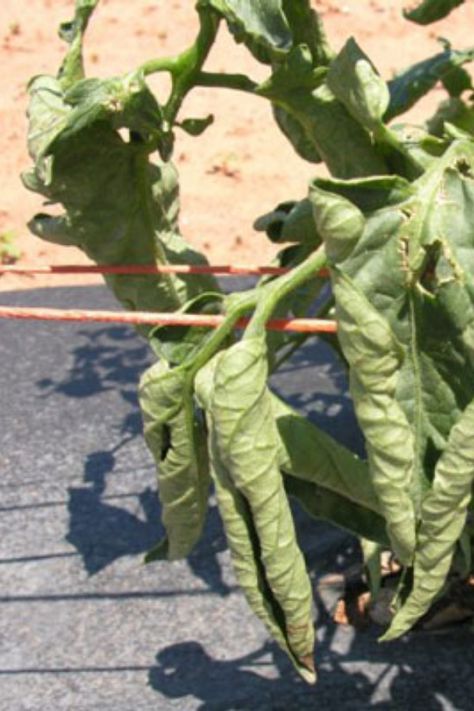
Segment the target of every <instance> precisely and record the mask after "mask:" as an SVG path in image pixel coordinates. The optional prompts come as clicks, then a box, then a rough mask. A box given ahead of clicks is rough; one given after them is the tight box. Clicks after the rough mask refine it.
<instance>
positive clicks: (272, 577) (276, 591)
mask: <svg viewBox="0 0 474 711" xmlns="http://www.w3.org/2000/svg"><path fill="white" fill-rule="evenodd" d="M213 367H214V370H213V371H212V374H211V377H210V376H209V375H207V376H206V373H204V374H202V372H201V373H199V374H198V376H197V380H196V389H197V393H198V396H199V398H200V400H201V402H202V404H203V406H204V407H205V410H206V415H207V417H208V420H209V426H210V430H211V439H212V442H213V446H212V449H213V451H214V453H215V454H214V461H218V462H219V463H220V465H221V467H223V468H224V469H225V471H226V472H227V474H228V480H229V481H230V482H231V488H232V491H234V501H235V498H236V494H235V492H238V500H239V501H240V502H243V501H245V503H246V505H247V514H246V521H245V528H242V530H244V531H246V533H245V537H246V540H247V542H246V544H245V546H244V547H243V551H247V552H246V553H245V552H244V554H243V555H244V556H245V555H246V556H247V560H242V553H241V552H239V541H238V537H239V536H240V534H239V533H236V532H234V531H235V529H233V528H232V530H230V531H229V541H230V542H231V540H232V539H233V538H234V537H235V536H237V540H235V539H234V542H233V544H232V543H231V545H233V548H232V550H233V555H234V557H235V560H236V561H237V565H236V574H237V575H238V576H239V579H241V580H242V585H243V586H244V591H245V592H246V594H247V599H248V601H249V604H250V605H251V606H252V607H253V609H254V611H255V612H256V614H258V615H259V616H260V617H261V619H262V620H263V622H265V623H266V624H267V626H268V628H269V630H270V632H271V633H272V634H273V635H274V636H275V639H276V641H277V642H278V643H279V644H280V645H281V646H282V647H283V648H284V649H285V650H286V651H287V653H288V654H289V655H290V658H291V659H292V660H293V662H294V664H295V666H296V668H297V669H298V670H299V671H300V673H301V674H302V675H303V676H304V678H305V679H306V680H307V681H315V671H314V661H313V646H314V630H313V621H312V594H311V584H310V581H309V578H308V575H307V573H306V569H305V564H304V560H303V556H302V554H301V551H300V550H299V547H298V544H297V542H296V536H295V530H294V524H293V519H292V516H291V511H290V508H289V504H288V500H287V497H286V494H285V490H284V486H283V480H282V476H281V474H280V470H279V462H278V449H279V446H280V445H279V436H278V430H277V428H276V425H275V421H274V416H273V411H272V396H271V394H270V392H269V391H268V390H267V385H266V380H267V375H268V367H267V354H266V347H265V340H264V338H261V337H257V338H247V339H245V340H244V341H242V342H240V343H238V344H236V345H235V346H233V347H231V348H230V349H229V350H228V351H226V352H224V353H221V354H219V355H218V356H217V357H216V359H215V363H214V366H213ZM208 372H209V371H208ZM216 453H217V454H216ZM234 506H235V504H234ZM230 516H231V521H232V520H233V519H235V518H236V515H235V513H232V512H231V513H230ZM237 518H238V516H237ZM240 518H242V515H240ZM224 520H226V515H225V514H224ZM240 526H241V527H242V526H243V524H242V522H241V523H240ZM252 532H253V533H252ZM243 535H244V534H242V536H243ZM252 536H253V542H252V541H251V539H252ZM249 556H250V559H249ZM249 570H250V571H253V573H251V574H249V573H248V571H249ZM256 570H259V571H261V573H260V578H261V579H262V581H263V586H264V587H263V593H262V590H261V589H260V590H259V592H258V594H257V593H256V592H255V589H256V587H257V590H258V583H259V577H255V575H254V573H255V571H256ZM252 576H253V577H252ZM262 594H263V597H264V598H265V601H266V602H265V601H263V600H262ZM262 604H263V608H262ZM262 610H263V611H262ZM269 611H270V621H269V618H268V613H269ZM275 630H276V634H275Z"/></svg>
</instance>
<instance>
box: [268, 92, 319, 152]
mask: <svg viewBox="0 0 474 711" xmlns="http://www.w3.org/2000/svg"><path fill="white" fill-rule="evenodd" d="M272 109H273V117H274V119H275V121H276V124H277V126H278V128H279V129H280V131H281V132H282V133H283V135H284V136H286V138H287V139H288V140H289V142H290V143H291V145H292V146H293V148H294V150H295V151H296V153H297V155H299V157H300V158H303V160H306V161H308V162H309V163H321V160H322V158H321V156H320V155H319V153H318V149H317V148H316V145H315V142H314V140H312V139H311V137H310V136H309V135H308V134H307V132H306V129H305V127H304V125H303V123H302V122H301V121H299V120H298V118H296V117H295V116H293V115H292V114H291V112H289V111H287V110H286V109H283V108H282V107H281V106H275V105H274V106H273V107H272Z"/></svg>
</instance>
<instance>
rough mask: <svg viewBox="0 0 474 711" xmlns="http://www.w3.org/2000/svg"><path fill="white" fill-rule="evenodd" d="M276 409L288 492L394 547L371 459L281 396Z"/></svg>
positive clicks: (315, 512)
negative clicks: (372, 474) (352, 449)
mask: <svg viewBox="0 0 474 711" xmlns="http://www.w3.org/2000/svg"><path fill="white" fill-rule="evenodd" d="M273 410H274V413H275V419H276V425H277V428H278V434H279V436H280V442H281V446H280V468H281V470H282V471H283V472H284V473H285V474H286V476H285V488H286V491H287V493H288V494H290V495H291V496H294V497H295V498H297V499H298V500H299V501H300V503H301V505H302V506H303V508H304V509H305V510H306V511H307V512H308V513H310V514H311V515H312V516H315V517H317V518H321V519H325V520H327V521H330V522H332V523H335V524H336V525H338V526H340V527H342V528H344V529H346V530H348V531H351V533H354V534H356V535H358V536H364V537H366V538H368V539H370V540H372V541H377V542H379V543H382V544H384V545H388V544H389V542H388V538H387V535H386V533H385V521H384V519H383V517H382V516H381V514H380V504H379V501H378V499H377V494H376V492H375V490H374V487H373V485H372V481H371V479H370V476H369V471H368V466H367V463H366V462H364V461H362V460H361V459H359V458H358V457H356V455H354V454H353V453H352V452H350V451H349V450H348V449H346V448H345V447H343V446H342V445H340V444H339V443H338V442H336V441H335V440H334V439H333V438H332V437H330V436H329V435H327V434H325V433H324V432H322V431H321V430H320V429H319V428H317V427H316V426H315V425H313V424H312V423H311V422H310V421H309V420H307V419H306V418H305V417H302V416H301V415H298V414H297V413H296V412H294V411H293V410H292V409H291V408H290V407H289V406H288V405H286V404H285V403H283V402H282V401H281V400H280V399H279V398H277V397H276V396H274V397H273Z"/></svg>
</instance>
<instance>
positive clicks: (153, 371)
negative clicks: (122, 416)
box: [139, 361, 210, 562]
mask: <svg viewBox="0 0 474 711" xmlns="http://www.w3.org/2000/svg"><path fill="white" fill-rule="evenodd" d="M139 401H140V408H141V411H142V415H143V424H144V434H145V440H146V443H147V445H148V447H149V449H150V451H151V453H152V455H153V457H154V459H155V462H156V467H157V475H158V493H159V496H160V501H161V505H162V520H163V524H164V527H165V530H166V539H165V540H164V541H162V542H161V543H160V544H159V545H158V546H157V547H156V548H155V549H153V550H152V551H150V553H149V555H148V557H147V561H148V562H150V561H152V560H158V559H162V558H167V559H168V560H177V559H179V558H185V557H186V556H187V555H189V553H190V552H191V551H192V549H193V547H194V546H195V544H196V543H197V541H198V540H199V538H200V536H201V533H202V529H203V526H204V520H205V515H206V509H207V498H208V490H209V483H210V479H209V471H208V459H207V451H206V448H205V441H206V439H205V434H204V430H203V423H202V422H200V420H199V419H198V417H197V416H196V414H195V412H194V404H193V398H192V393H190V392H188V391H187V389H186V374H185V372H184V371H183V370H180V369H179V368H175V369H169V367H168V365H167V364H166V363H165V362H164V361H159V362H158V363H156V364H155V365H153V366H152V367H151V368H149V369H148V370H147V371H146V373H145V374H144V375H143V376H142V378H141V381H140V387H139Z"/></svg>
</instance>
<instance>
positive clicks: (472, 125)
mask: <svg viewBox="0 0 474 711" xmlns="http://www.w3.org/2000/svg"><path fill="white" fill-rule="evenodd" d="M426 127H427V129H428V131H429V132H430V133H431V134H433V135H434V136H440V137H442V136H445V135H446V133H448V134H449V135H453V129H456V130H457V131H459V132H464V133H465V134H466V135H465V137H466V138H469V137H470V136H474V107H473V106H472V105H471V106H469V105H468V104H466V103H465V102H464V101H463V100H462V99H458V98H450V99H447V100H446V101H443V102H442V103H441V104H440V105H439V106H438V109H437V111H436V113H435V114H434V116H432V117H431V118H430V119H429V120H428V122H427V124H426Z"/></svg>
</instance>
